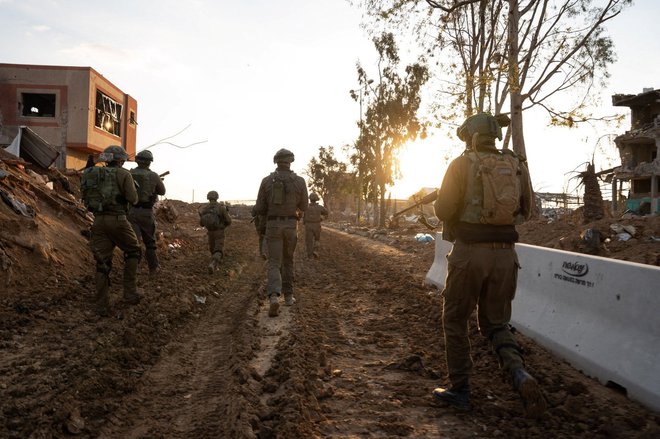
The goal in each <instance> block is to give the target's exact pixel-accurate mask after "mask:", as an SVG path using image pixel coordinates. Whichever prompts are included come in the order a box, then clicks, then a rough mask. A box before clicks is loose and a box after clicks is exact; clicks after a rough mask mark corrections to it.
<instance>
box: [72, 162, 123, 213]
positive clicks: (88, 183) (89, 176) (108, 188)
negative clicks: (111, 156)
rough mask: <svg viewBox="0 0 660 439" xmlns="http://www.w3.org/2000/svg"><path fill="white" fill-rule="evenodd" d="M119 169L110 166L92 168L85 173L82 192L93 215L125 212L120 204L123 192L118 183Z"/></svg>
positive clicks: (81, 183)
mask: <svg viewBox="0 0 660 439" xmlns="http://www.w3.org/2000/svg"><path fill="white" fill-rule="evenodd" d="M117 169H119V168H116V167H109V166H92V167H90V168H86V169H85V170H84V171H83V174H82V178H81V180H80V192H81V193H82V199H83V202H84V203H85V206H86V207H87V209H88V210H90V211H91V212H93V213H102V212H105V213H115V212H125V211H126V207H125V205H123V204H121V203H120V202H119V200H118V199H119V196H120V195H121V191H120V190H119V184H118V183H117Z"/></svg>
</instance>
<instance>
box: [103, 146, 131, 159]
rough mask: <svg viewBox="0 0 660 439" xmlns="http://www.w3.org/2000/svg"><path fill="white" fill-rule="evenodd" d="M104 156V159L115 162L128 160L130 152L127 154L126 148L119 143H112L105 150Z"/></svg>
mask: <svg viewBox="0 0 660 439" xmlns="http://www.w3.org/2000/svg"><path fill="white" fill-rule="evenodd" d="M103 154H104V158H102V160H103V161H106V162H114V161H117V162H119V161H124V162H125V161H126V160H128V154H126V151H125V150H124V148H122V147H121V146H119V145H110V146H108V147H107V148H106V149H104V150H103Z"/></svg>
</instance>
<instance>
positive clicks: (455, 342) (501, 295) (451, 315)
mask: <svg viewBox="0 0 660 439" xmlns="http://www.w3.org/2000/svg"><path fill="white" fill-rule="evenodd" d="M508 123H509V120H508V118H502V116H498V118H497V119H496V118H495V117H493V116H492V115H490V114H487V113H481V114H477V115H474V116H471V117H469V118H468V119H467V120H466V121H465V122H464V123H463V125H461V127H460V128H459V129H458V137H459V138H460V139H461V140H463V141H465V142H466V144H467V148H466V151H465V152H464V153H463V154H462V155H461V156H460V157H458V158H456V159H454V160H453V161H452V162H451V163H450V164H449V167H448V169H447V173H446V174H445V177H444V179H443V182H442V187H441V188H440V189H439V191H438V196H437V198H436V201H435V204H434V210H435V214H436V216H437V217H438V218H439V219H440V220H442V221H443V232H442V234H443V239H445V240H447V241H450V242H453V243H454V246H453V248H452V250H451V252H450V253H449V255H448V256H447V261H448V273H447V279H446V282H445V288H444V291H443V292H442V295H443V297H444V304H443V316H442V323H443V328H444V337H445V350H446V352H445V353H446V360H447V369H448V371H449V381H450V382H451V387H449V388H448V389H445V388H437V389H435V390H434V391H433V395H434V397H435V399H436V400H438V401H440V402H442V403H445V404H449V405H451V406H454V407H456V408H459V409H469V408H470V374H471V372H472V366H473V364H472V359H471V357H470V341H469V338H468V320H469V318H470V316H471V315H472V312H473V311H474V309H475V308H477V317H478V326H479V330H480V332H481V334H483V335H484V336H486V337H488V339H489V340H490V342H491V345H492V347H493V350H494V351H495V353H496V354H497V356H498V360H499V363H500V366H501V367H502V369H503V371H504V373H505V374H507V376H508V378H509V379H510V381H511V383H512V385H513V387H514V389H515V390H516V391H517V392H518V393H519V394H520V396H521V398H522V402H523V405H524V408H525V412H526V414H527V415H528V416H529V417H534V418H535V417H538V416H540V415H541V414H542V413H543V412H544V410H545V407H546V402H545V399H544V397H543V394H542V392H541V390H540V388H539V385H538V383H537V381H536V380H535V379H534V378H533V377H532V376H531V375H530V374H529V373H527V372H526V371H525V369H524V362H523V357H522V353H521V350H520V347H519V346H518V344H517V343H516V340H515V338H514V336H513V334H512V332H511V330H510V325H509V320H510V319H511V301H512V300H513V297H514V295H515V291H516V284H517V280H518V269H519V268H520V264H519V263H518V256H517V254H516V251H515V248H514V243H515V242H516V241H518V232H517V231H516V227H515V225H516V224H520V223H521V222H523V221H524V220H526V219H529V217H530V215H531V211H532V205H533V195H532V191H531V183H530V179H529V172H528V170H527V166H526V164H525V161H524V159H523V158H521V157H519V156H517V155H516V154H515V153H513V152H512V151H509V150H498V149H497V147H496V146H495V138H498V139H500V140H501V139H502V130H501V126H506V125H508Z"/></svg>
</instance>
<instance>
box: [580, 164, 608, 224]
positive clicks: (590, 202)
mask: <svg viewBox="0 0 660 439" xmlns="http://www.w3.org/2000/svg"><path fill="white" fill-rule="evenodd" d="M581 177H582V183H583V184H584V222H585V223H590V222H592V221H596V220H599V219H602V218H603V216H605V211H604V209H603V194H602V192H601V190H600V185H599V184H598V177H597V176H596V171H595V168H594V165H593V163H589V164H588V165H587V170H586V171H585V172H582V174H581Z"/></svg>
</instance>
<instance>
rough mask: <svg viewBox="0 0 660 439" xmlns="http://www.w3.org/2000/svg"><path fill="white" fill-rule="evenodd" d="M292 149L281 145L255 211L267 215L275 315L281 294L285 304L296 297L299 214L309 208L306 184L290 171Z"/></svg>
mask: <svg viewBox="0 0 660 439" xmlns="http://www.w3.org/2000/svg"><path fill="white" fill-rule="evenodd" d="M293 161H294V156H293V153H292V152H291V151H289V150H287V149H280V150H279V151H277V152H276V153H275V156H274V157H273V162H274V163H276V164H277V169H276V170H275V172H273V173H271V174H270V175H268V176H267V177H265V178H264V179H263V180H262V181H261V185H260V186H259V194H258V195H257V202H256V204H255V209H254V212H255V213H256V214H257V215H264V216H265V217H266V246H267V248H268V285H267V292H268V298H269V303H270V308H269V310H268V315H269V316H270V317H276V316H277V315H278V311H279V306H280V305H279V296H280V294H282V293H284V304H285V305H287V306H291V305H293V304H294V303H295V298H294V297H293V280H294V279H293V254H294V252H295V250H296V242H297V240H298V236H297V226H298V223H297V221H298V218H299V214H301V213H303V212H304V211H305V210H306V209H307V204H308V201H307V184H306V183H305V180H304V179H303V178H302V177H300V176H298V175H296V174H295V172H293V171H291V163H292V162H293Z"/></svg>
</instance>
